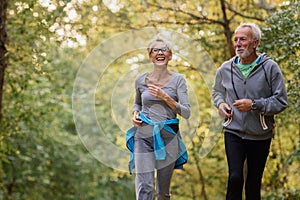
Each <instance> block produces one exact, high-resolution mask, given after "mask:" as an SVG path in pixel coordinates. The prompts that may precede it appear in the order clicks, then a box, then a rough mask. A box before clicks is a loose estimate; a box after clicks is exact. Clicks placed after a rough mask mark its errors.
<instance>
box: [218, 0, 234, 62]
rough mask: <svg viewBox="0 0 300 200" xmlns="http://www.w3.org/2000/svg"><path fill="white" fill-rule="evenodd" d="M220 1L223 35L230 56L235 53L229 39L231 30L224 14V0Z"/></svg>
mask: <svg viewBox="0 0 300 200" xmlns="http://www.w3.org/2000/svg"><path fill="white" fill-rule="evenodd" d="M220 3H221V7H222V13H223V21H224V25H223V27H224V33H225V37H226V40H227V46H228V50H229V52H230V57H233V56H234V55H235V51H234V47H233V44H232V41H231V38H232V32H231V30H230V27H229V24H230V21H229V20H228V18H227V14H226V6H225V0H220Z"/></svg>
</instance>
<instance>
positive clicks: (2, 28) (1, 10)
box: [0, 0, 8, 121]
mask: <svg viewBox="0 0 300 200" xmlns="http://www.w3.org/2000/svg"><path fill="white" fill-rule="evenodd" d="M7 5H8V0H1V1H0V121H2V96H3V84H4V71H5V68H6V67H7V55H6V53H7V50H6V47H5V44H6V42H7V33H6V11H7Z"/></svg>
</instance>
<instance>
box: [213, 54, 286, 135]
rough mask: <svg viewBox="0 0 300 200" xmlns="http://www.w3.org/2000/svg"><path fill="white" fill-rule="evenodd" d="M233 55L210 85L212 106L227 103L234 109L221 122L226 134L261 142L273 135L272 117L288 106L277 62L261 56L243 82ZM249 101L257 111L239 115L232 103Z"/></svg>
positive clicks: (273, 124)
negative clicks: (211, 88) (240, 100)
mask: <svg viewBox="0 0 300 200" xmlns="http://www.w3.org/2000/svg"><path fill="white" fill-rule="evenodd" d="M237 58H238V57H237V56H235V57H233V58H232V59H230V60H228V61H226V62H224V63H223V64H222V66H221V67H220V68H219V69H218V71H217V74H216V80H215V84H214V86H213V100H214V105H215V106H216V107H217V108H218V106H219V105H220V104H221V103H223V102H226V103H227V104H229V105H230V107H231V108H232V109H233V117H232V119H227V121H224V123H223V126H224V127H225V129H226V131H228V132H231V133H233V134H236V135H238V136H240V137H242V138H245V139H250V140H264V139H268V138H271V137H272V136H273V131H272V130H273V128H274V127H275V121H274V115H275V114H278V113H280V112H281V111H283V110H284V109H285V108H286V107H287V105H288V100H287V93H286V88H285V85H284V78H283V75H282V73H281V70H280V68H279V66H278V64H277V63H276V62H274V61H273V60H272V59H270V58H269V57H268V56H267V55H266V54H261V59H260V62H259V63H258V64H257V65H256V66H255V67H254V68H253V69H252V71H251V72H250V74H249V76H248V77H247V78H246V79H245V78H244V76H243V74H242V72H241V71H240V69H239V68H238V67H237V66H236V59H237ZM244 98H246V99H252V100H254V101H255V102H256V104H257V109H256V110H251V111H248V112H240V111H239V110H238V109H236V108H235V107H234V106H233V105H232V104H233V103H234V101H235V100H237V99H244Z"/></svg>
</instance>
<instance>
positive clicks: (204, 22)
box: [0, 0, 300, 200]
mask: <svg viewBox="0 0 300 200" xmlns="http://www.w3.org/2000/svg"><path fill="white" fill-rule="evenodd" d="M299 8H300V2H299V1H297V0H296V1H293V0H291V1H279V0H227V1H225V0H209V1H208V0H200V1H195V0H189V1H185V0H178V1H155V0H145V1H140V0H138V1H133V0H115V1H113V0H111V1H109V0H103V1H101V0H65V1H62V0H1V1H0V11H1V13H0V14H1V19H0V28H1V29H0V33H1V35H0V44H1V45H0V70H1V71H0V86H1V87H0V97H1V98H0V111H1V115H0V120H1V122H0V123H1V124H0V199H1V200H17V199H20V200H43V199H47V200H48V199H57V200H69V199H70V200H71V199H76V200H77V199H82V200H94V199H95V200H98V199H99V200H127V199H134V175H130V174H129V173H128V172H126V171H120V170H117V169H114V168H113V167H110V166H107V165H106V164H105V163H102V162H100V161H99V160H97V159H96V158H95V156H93V155H92V154H91V153H90V152H89V150H88V149H87V148H86V146H85V145H84V144H83V142H82V140H81V138H80V137H79V135H78V132H77V129H76V123H75V121H74V118H73V117H74V116H73V114H74V112H73V107H72V103H73V102H72V94H73V91H74V83H75V81H76V77H77V76H78V74H77V73H78V70H79V69H80V67H81V66H82V64H83V63H84V61H85V59H86V58H87V57H88V56H89V55H90V53H91V52H92V51H93V49H95V48H97V47H98V48H99V46H98V45H99V44H101V43H103V42H105V41H107V40H109V39H110V38H112V37H113V36H114V35H115V34H119V33H124V32H126V31H130V30H139V29H143V28H146V27H148V28H149V27H151V28H156V29H160V28H164V29H167V30H171V31H174V32H176V33H180V34H184V35H186V36H188V38H189V39H188V40H189V41H193V42H195V43H197V44H199V46H201V48H202V49H204V50H205V52H207V53H208V54H209V55H210V58H211V59H212V60H213V63H214V65H211V66H208V67H209V68H211V69H212V70H216V69H217V68H218V67H219V66H220V65H221V63H222V62H224V61H225V60H227V59H229V58H230V57H232V56H233V55H234V51H233V46H232V35H233V31H234V29H235V28H236V27H237V26H238V25H239V24H240V23H241V22H255V23H257V24H259V25H260V27H261V28H262V32H263V38H262V41H261V44H260V46H259V49H258V51H259V52H265V53H267V54H268V55H269V56H271V57H272V58H273V59H274V60H275V61H276V62H277V63H278V64H279V65H280V67H281V69H282V72H283V75H284V77H285V79H286V86H287V90H288V98H289V107H288V108H287V109H286V110H285V111H284V112H282V113H281V114H279V115H278V116H276V122H277V127H276V130H275V131H276V136H275V138H274V140H273V142H272V146H271V152H270V156H269V158H268V161H267V165H266V169H265V173H264V177H263V183H262V196H263V197H262V198H263V199H270V200H273V199H274V200H277V199H280V200H281V199H292V200H296V199H300V165H299V161H300V143H299V141H300V140H299V138H300V133H299V113H300V112H299V111H300V110H299V77H300V74H299V72H300V69H299V52H300V51H299V45H300V29H299V13H300V12H299ZM120 45H122V43H117V44H115V43H113V44H112V45H111V48H112V49H118V48H119V47H120ZM137 51H138V50H137ZM142 52H143V51H139V54H138V55H143V53H142ZM136 54H137V52H135V51H133V52H128V53H127V54H124V55H122V56H120V58H118V59H116V60H115V62H113V63H111V64H110V65H109V68H107V70H106V71H105V75H106V77H107V78H105V79H104V80H102V82H101V84H99V86H98V87H97V88H98V89H99V90H97V91H96V92H95V99H96V101H95V111H96V115H97V116H98V119H99V121H101V127H103V131H104V133H105V134H106V135H107V138H108V139H109V140H110V141H111V142H112V143H113V144H115V145H118V146H121V147H122V148H124V149H125V132H124V130H121V129H120V128H119V127H118V124H117V123H115V121H113V120H112V119H113V116H112V113H111V96H112V94H111V93H110V91H111V88H113V87H114V83H116V82H117V81H118V78H120V77H121V76H122V73H124V72H123V71H122V69H124V68H126V67H127V68H128V67H130V65H132V62H133V61H132V58H136ZM138 58H139V59H133V60H134V66H137V67H138V66H139V65H143V64H144V63H145V62H147V54H146V52H144V56H140V57H138ZM128 60H131V62H129V61H128ZM99 62H101V60H99ZM126 64H127V66H126ZM209 68H208V69H209ZM171 69H172V70H174V71H179V72H182V73H184V74H185V76H186V78H187V80H188V82H189V83H190V84H191V85H192V86H193V89H194V90H193V94H194V95H195V96H196V97H197V98H198V100H197V101H198V102H197V104H198V105H199V108H198V109H199V117H200V121H199V126H198V127H196V129H195V132H193V133H192V134H193V137H192V138H191V140H190V142H189V145H188V152H189V162H188V164H186V165H185V168H184V170H176V171H175V173H174V176H173V180H172V197H173V199H176V200H198V199H199V200H202V199H204V200H215V199H224V197H225V191H226V181H227V165H226V159H225V154H224V144H223V135H222V133H221V134H217V137H216V138H214V140H215V141H216V143H215V145H214V146H213V148H212V149H211V151H210V152H208V153H207V155H205V157H200V156H199V151H200V149H201V147H202V143H203V141H204V139H205V135H206V134H207V133H208V131H209V124H210V123H212V122H211V120H210V119H211V118H209V117H208V116H210V113H212V112H213V111H212V109H213V108H212V106H211V95H210V94H209V90H208V86H207V85H206V83H205V81H203V78H202V77H201V76H200V77H198V76H197V74H199V73H196V72H197V66H193V65H189V64H186V62H185V61H184V60H180V59H178V60H176V61H174V62H173V61H172V62H171ZM149 70H151V69H149ZM195 74H196V75H195ZM127 106H128V107H130V105H127ZM125 109H127V110H128V112H127V113H128V115H126V117H125V118H124V119H123V120H125V121H128V122H130V117H131V115H130V112H129V110H130V108H127V107H126V108H125ZM92 114H93V113H91V115H92ZM87 120H88V119H87ZM187 130H188V129H187ZM182 134H184V133H182ZM100 145H101V144H100ZM106 156H107V157H109V156H110V155H109V154H108V155H106ZM125 160H127V158H126V159H125ZM125 165H127V163H125Z"/></svg>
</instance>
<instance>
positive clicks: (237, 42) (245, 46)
mask: <svg viewBox="0 0 300 200" xmlns="http://www.w3.org/2000/svg"><path fill="white" fill-rule="evenodd" d="M257 45H258V40H256V39H253V34H252V31H251V29H250V28H249V27H243V28H240V29H238V30H237V31H236V33H235V35H234V48H235V53H236V55H238V56H239V57H240V58H247V57H249V56H250V55H251V54H253V53H254V52H255V49H256V47H257Z"/></svg>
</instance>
